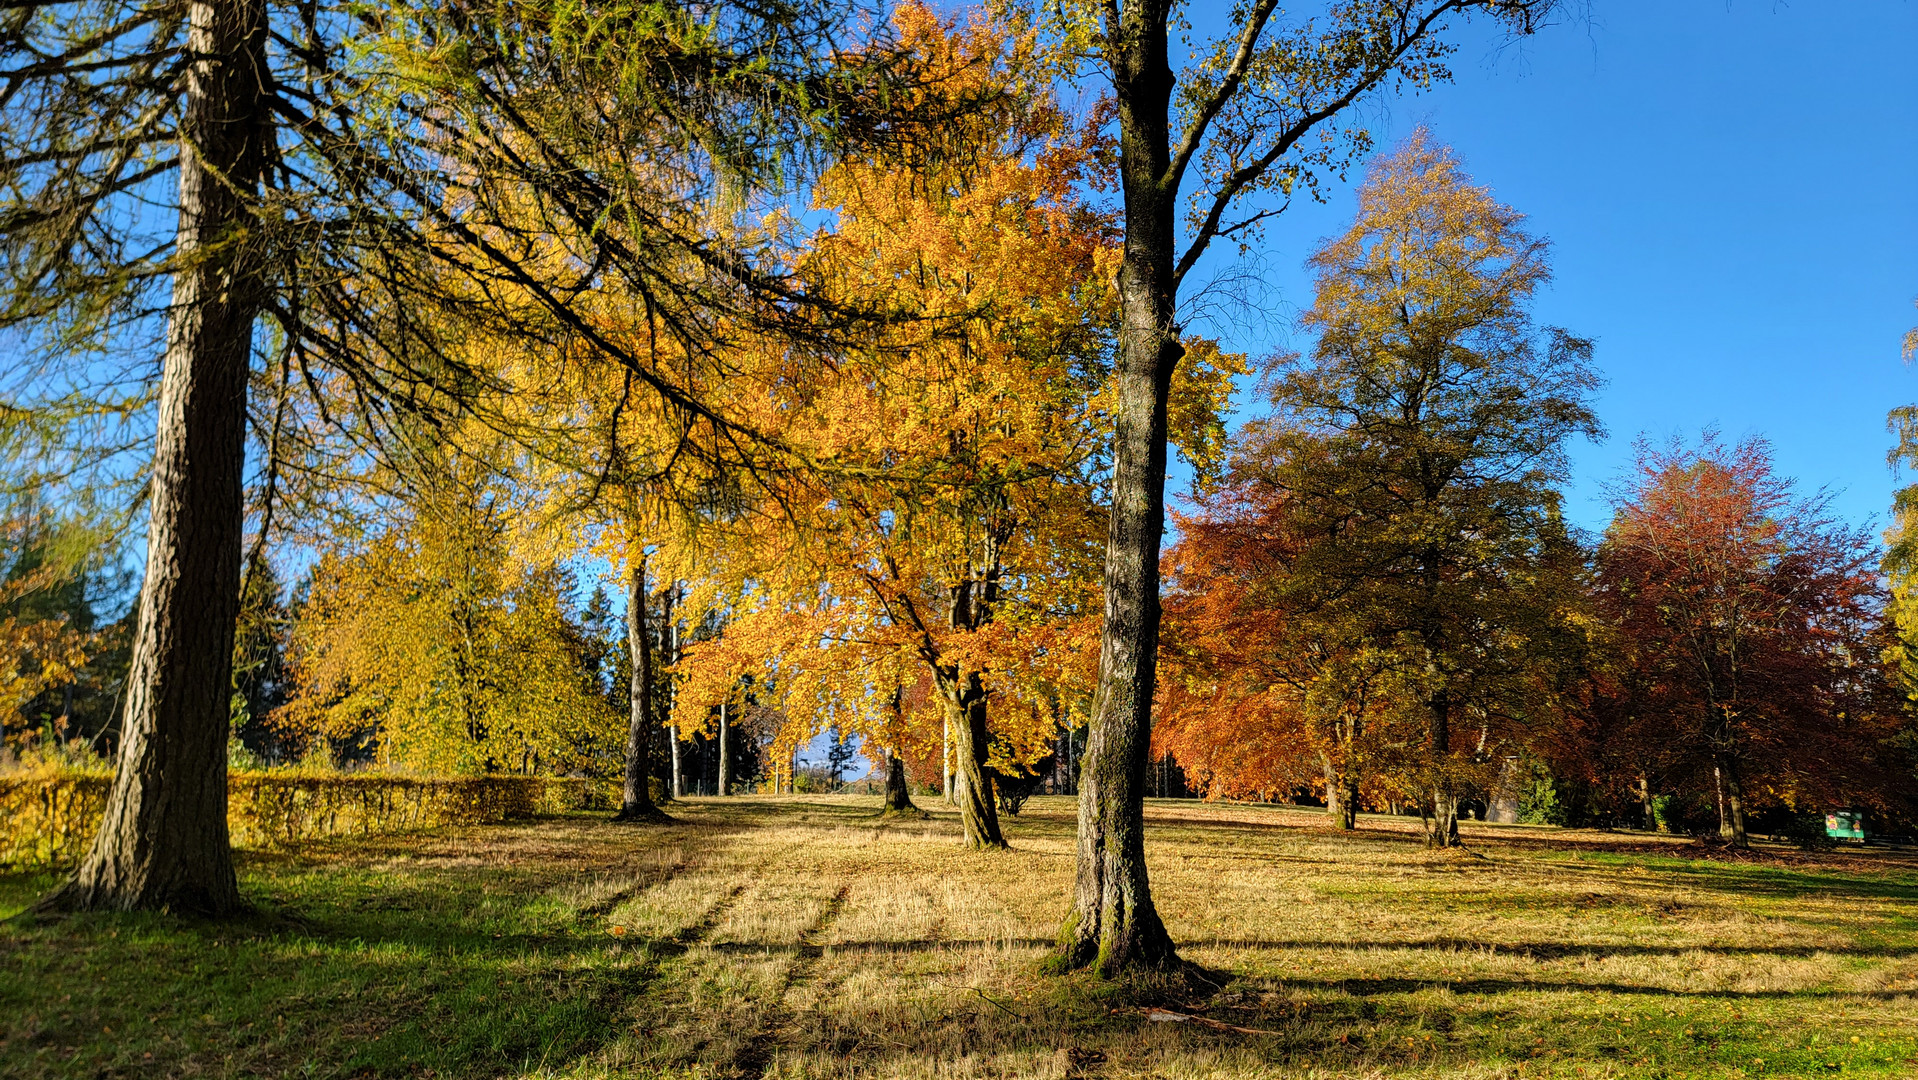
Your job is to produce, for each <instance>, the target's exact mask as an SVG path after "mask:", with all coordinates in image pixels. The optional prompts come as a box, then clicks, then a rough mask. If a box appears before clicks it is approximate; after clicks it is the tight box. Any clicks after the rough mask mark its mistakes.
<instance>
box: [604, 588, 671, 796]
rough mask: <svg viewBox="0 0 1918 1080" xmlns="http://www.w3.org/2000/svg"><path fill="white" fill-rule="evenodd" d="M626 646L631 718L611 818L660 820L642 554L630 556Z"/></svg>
mask: <svg viewBox="0 0 1918 1080" xmlns="http://www.w3.org/2000/svg"><path fill="white" fill-rule="evenodd" d="M626 648H627V652H628V654H629V655H631V657H632V669H633V671H632V680H631V682H630V683H629V684H628V685H629V687H630V688H631V691H630V696H631V700H632V708H631V710H630V716H631V720H630V723H629V725H628V727H627V729H626V780H625V784H624V786H623V788H622V790H621V792H620V807H619V813H618V814H616V815H614V817H613V820H614V821H662V820H666V815H665V814H663V813H661V812H660V810H659V807H657V806H655V805H653V791H652V772H653V762H652V756H653V754H652V750H653V644H652V641H651V638H650V635H649V633H648V630H647V627H646V555H645V553H644V552H640V553H639V554H638V555H636V556H635V557H634V559H633V568H632V574H631V580H629V581H628V582H627V583H626Z"/></svg>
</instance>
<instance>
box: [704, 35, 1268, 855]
mask: <svg viewBox="0 0 1918 1080" xmlns="http://www.w3.org/2000/svg"><path fill="white" fill-rule="evenodd" d="M899 33H900V37H901V40H902V41H905V42H908V43H915V44H917V45H918V46H919V47H920V48H921V49H922V50H923V52H924V55H925V56H926V57H927V58H928V66H929V67H931V68H940V67H943V68H944V69H945V70H949V71H950V72H951V79H950V82H952V83H954V84H959V85H962V86H963V84H965V83H966V82H968V81H972V80H1004V81H1003V82H1002V83H1001V84H1000V85H1001V86H1002V87H1003V90H1004V92H1003V94H1001V95H1000V96H999V100H1000V101H1001V106H1000V108H999V109H998V110H997V111H996V112H993V113H988V114H981V115H980V116H978V117H977V118H976V119H975V121H974V122H972V124H971V126H969V127H966V128H964V129H963V130H961V129H955V130H954V131H953V133H952V136H951V137H952V139H953V141H954V143H955V145H961V146H964V147H965V151H964V152H963V153H956V154H954V155H953V161H952V162H951V163H948V164H946V165H944V166H941V167H939V168H928V169H921V170H916V171H915V170H901V169H899V168H897V167H896V163H893V162H889V161H884V160H875V161H870V162H849V163H846V164H844V165H842V166H840V167H838V168H836V169H834V170H832V171H831V172H829V173H828V174H827V175H826V176H825V178H824V180H823V181H822V183H821V185H820V187H819V201H820V203H821V206H822V208H824V209H827V210H830V211H831V212H832V213H834V214H835V216H836V218H837V223H836V225H835V226H834V227H833V228H832V229H830V230H828V231H826V232H824V233H822V234H821V235H820V236H819V237H818V238H817V240H816V241H815V243H814V245H813V248H812V250H811V252H810V253H809V254H808V256H807V258H806V260H805V262H804V263H803V266H802V273H803V274H805V275H806V276H807V278H808V280H810V281H812V282H813V283H814V287H815V288H816V289H817V290H819V291H820V292H822V293H823V294H825V295H827V296H829V297H830V296H838V295H842V294H843V295H846V296H848V297H850V296H863V297H865V298H867V302H868V303H874V302H877V303H880V304H883V305H884V306H886V307H889V308H890V309H891V310H892V311H893V312H894V318H893V320H892V325H891V326H890V327H888V328H887V329H886V331H885V332H884V333H882V334H876V335H874V337H873V340H872V342H871V345H870V348H869V349H868V350H867V351H865V352H863V353H859V352H853V351H846V352H842V353H839V354H836V355H835V356H833V357H832V363H830V364H826V365H819V364H809V363H807V361H806V358H803V357H794V356H792V355H791V350H782V352H781V354H780V355H781V358H782V359H785V360H787V361H788V362H790V363H791V364H792V365H793V366H792V369H791V370H792V371H793V375H792V376H791V377H790V379H784V380H780V381H779V382H778V384H777V385H779V387H780V392H778V393H776V394H769V395H768V397H767V408H768V409H769V410H777V412H778V422H777V424H776V425H775V424H774V423H772V422H771V421H769V422H768V424H767V425H766V426H767V427H769V428H771V427H774V426H777V427H778V428H779V429H780V430H782V432H783V433H784V438H785V439H786V441H787V442H788V444H789V445H791V446H793V447H795V448H797V449H799V451H800V452H801V453H803V455H804V456H805V457H806V458H807V459H808V460H810V461H812V462H815V463H818V464H819V466H820V467H819V468H817V469H815V470H812V471H810V472H809V473H805V474H793V475H791V476H789V477H786V478H783V479H784V482H783V483H778V482H775V483H772V484H768V485H767V486H766V487H765V489H764V496H763V498H764V508H763V509H762V510H761V511H760V512H755V513H752V514H747V515H744V516H742V517H740V518H739V519H738V520H737V521H736V522H735V523H734V526H733V527H732V528H731V529H730V530H728V531H727V533H726V534H725V537H724V539H723V540H721V541H719V542H717V543H715V544H714V545H713V547H714V548H715V550H716V551H717V552H718V555H717V556H716V557H717V558H720V559H723V560H725V561H726V562H728V563H729V564H730V565H731V566H732V567H733V569H732V572H731V577H732V578H733V580H737V581H740V582H752V583H753V584H754V585H755V587H756V595H757V598H758V599H757V607H756V609H755V610H753V611H751V612H749V613H747V614H745V615H743V616H742V617H740V618H738V619H737V620H735V621H734V622H733V623H732V624H731V625H729V626H728V628H727V631H726V634H725V636H724V637H723V638H722V639H721V641H719V642H715V643H711V644H709V645H706V646H702V647H699V648H696V649H694V650H691V654H690V656H689V665H690V668H691V673H690V674H689V686H688V693H687V697H688V700H689V701H694V700H704V699H705V697H709V696H711V695H712V694H713V693H715V692H717V690H718V689H722V688H724V687H729V686H731V685H733V683H734V681H735V680H736V677H737V675H738V674H740V673H742V672H743V671H746V670H754V671H760V672H762V673H763V674H764V676H765V677H764V679H763V680H762V681H763V683H765V684H769V685H771V686H773V687H777V689H778V693H779V695H780V700H781V701H782V702H783V703H784V705H785V709H786V712H787V714H788V715H789V716H790V717H791V718H792V724H793V731H792V732H791V733H790V734H788V735H786V736H783V737H782V738H783V739H784V741H785V742H787V743H790V742H793V741H796V740H797V739H799V738H801V737H802V736H804V735H805V734H808V733H809V732H810V731H811V730H816V729H817V728H818V727H821V726H824V725H825V724H826V723H828V722H832V723H836V724H837V725H838V726H839V727H840V729H841V730H842V731H845V730H852V731H858V732H860V733H862V734H864V735H866V736H867V737H868V738H871V739H878V740H888V739H900V738H902V737H903V738H911V736H910V735H903V736H902V735H900V734H895V733H894V732H895V729H896V728H898V727H900V726H902V725H903V726H904V727H906V728H908V729H913V728H916V729H917V730H919V731H920V732H924V733H925V734H922V735H921V736H920V737H921V738H930V732H929V729H930V728H931V727H932V721H933V720H934V719H935V718H936V719H937V720H938V722H939V724H938V726H939V728H940V729H941V730H949V731H950V733H951V736H952V742H953V746H954V758H955V762H954V764H955V766H956V771H957V776H956V780H955V784H954V789H955V794H956V795H957V796H958V800H959V804H960V810H961V817H962V819H963V821H964V823H965V834H966V842H967V844H968V845H969V846H974V847H996V846H1003V844H1004V839H1003V836H1002V835H1001V833H1000V829H999V825H998V818H997V811H996V809H995V806H994V782H993V773H994V771H995V770H997V771H1008V770H1016V769H1019V768H1022V767H1024V766H1025V765H1026V764H1028V763H1030V762H1031V761H1033V760H1036V759H1037V758H1040V757H1043V756H1044V755H1045V754H1046V753H1047V752H1048V751H1049V750H1050V749H1051V744H1052V737H1053V734H1054V732H1055V730H1056V725H1057V723H1058V719H1059V715H1060V713H1061V712H1062V711H1065V712H1070V711H1072V710H1074V709H1082V708H1083V704H1084V699H1083V696H1082V695H1083V687H1084V685H1085V683H1086V676H1087V672H1086V670H1085V669H1086V668H1087V667H1088V666H1089V663H1090V656H1091V651H1092V650H1091V645H1092V642H1093V640H1094V638H1095V635H1096V627H1097V617H1098V615H1097V612H1098V606H1097V601H1096V597H1097V588H1098V570H1099V566H1098V553H1099V538H1100V537H1101V535H1102V534H1103V532H1104V530H1105V511H1104V507H1103V506H1102V505H1101V500H1100V495H1099V481H1100V479H1101V478H1102V476H1103V474H1104V472H1105V470H1106V469H1107V468H1108V467H1109V464H1110V460H1109V457H1108V439H1109V436H1108V434H1107V432H1108V431H1109V427H1108V422H1107V419H1106V408H1105V401H1104V397H1103V388H1104V387H1105V385H1106V376H1107V372H1108V370H1109V366H1110V354H1111V349H1112V343H1113V340H1114V338H1113V333H1114V329H1115V323H1114V317H1115V314H1116V310H1117V309H1116V307H1115V304H1114V299H1115V298H1114V293H1113V288H1112V279H1113V274H1114V271H1115V270H1116V267H1117V256H1118V250H1117V246H1116V234H1115V232H1114V229H1113V227H1112V222H1111V220H1110V219H1109V218H1108V217H1106V216H1104V215H1101V214H1099V213H1096V212H1094V211H1093V210H1092V209H1090V208H1089V207H1088V206H1087V205H1086V204H1085V203H1084V202H1083V200H1082V198H1081V197H1080V194H1079V191H1080V188H1081V186H1082V185H1085V184H1088V183H1095V184H1096V183H1098V182H1099V181H1101V180H1102V177H1101V176H1100V175H1099V174H1098V173H1097V171H1096V166H1097V156H1096V150H1097V149H1098V147H1097V145H1096V143H1092V142H1089V141H1088V140H1087V139H1086V138H1085V137H1084V136H1081V135H1079V134H1077V133H1076V132H1075V131H1074V129H1073V127H1072V125H1071V124H1070V123H1069V120H1070V118H1069V117H1068V116H1067V115H1066V114H1065V113H1064V112H1063V111H1062V110H1061V109H1060V108H1059V107H1058V106H1057V105H1056V104H1055V103H1054V102H1053V101H1052V100H1051V98H1050V97H1049V96H1048V95H1047V94H1046V93H1045V92H1044V91H1043V90H1041V89H1040V88H1036V87H1031V86H1027V85H1022V84H1021V83H1020V82H1019V81H1018V78H1017V71H1018V69H1019V66H1020V64H1021V63H1022V52H1023V50H1025V49H1027V48H1029V46H1030V40H1029V38H1027V37H1025V36H1022V35H1020V34H1018V33H1016V32H1013V31H1011V30H1009V29H1008V28H1007V27H1005V26H1003V25H1000V24H994V23H991V22H985V21H980V22H975V23H972V24H970V25H967V26H964V27H956V26H952V25H949V24H944V25H942V24H941V23H939V22H938V21H937V20H935V19H934V18H933V17H932V16H931V15H930V14H929V13H927V12H925V11H924V10H923V9H906V10H905V11H903V12H902V14H901V25H900V31H899ZM947 91H948V92H950V91H951V87H948V88H947ZM975 96H983V95H975ZM1194 351H1195V353H1199V354H1201V356H1200V359H1199V360H1198V361H1196V362H1195V363H1193V364H1192V365H1191V366H1190V367H1189V369H1188V374H1187V376H1186V378H1185V379H1184V380H1182V382H1181V386H1180V390H1179V393H1180V398H1181V401H1182V402H1184V403H1187V404H1188V405H1189V407H1188V408H1186V409H1184V410H1183V411H1182V416H1184V417H1185V418H1186V419H1187V425H1186V431H1185V434H1186V435H1187V436H1188V437H1187V438H1186V439H1185V442H1186V443H1187V444H1188V445H1190V446H1192V447H1193V448H1194V452H1195V453H1205V452H1208V451H1210V450H1213V449H1216V447H1217V445H1218V443H1219V440H1220V435H1221V432H1222V427H1221V425H1220V422H1219V420H1218V417H1217V412H1218V408H1219V406H1220V405H1221V404H1222V403H1223V400H1224V398H1225V396H1226V395H1227V394H1228V393H1229V390H1230V376H1231V374H1232V372H1233V371H1234V370H1236V369H1237V368H1238V364H1239V362H1238V360H1237V358H1234V357H1224V356H1220V355H1219V354H1218V352H1217V350H1216V349H1214V348H1210V347H1208V346H1203V345H1200V344H1198V343H1195V349H1194ZM715 673H723V674H715ZM921 679H925V680H928V681H929V683H930V686H931V688H932V690H933V691H934V692H933V693H932V694H930V695H929V696H928V700H929V702H930V703H932V704H935V705H936V709H927V710H925V714H924V715H921V716H918V717H913V716H911V715H905V716H902V715H900V714H899V712H898V711H897V710H895V709H894V708H893V707H892V702H893V701H894V698H895V695H896V693H897V692H898V691H899V690H900V689H901V687H911V686H913V685H915V684H916V683H918V682H919V681H920V680H921ZM1075 688H1076V689H1075ZM858 703H863V705H861V704H858Z"/></svg>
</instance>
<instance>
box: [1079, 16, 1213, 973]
mask: <svg viewBox="0 0 1918 1080" xmlns="http://www.w3.org/2000/svg"><path fill="white" fill-rule="evenodd" d="M1148 9H1150V10H1148ZM1165 17H1166V12H1165V10H1164V9H1163V7H1162V6H1160V5H1143V6H1142V5H1130V4H1129V5H1127V6H1126V8H1125V11H1124V13H1123V15H1122V16H1121V25H1120V26H1119V27H1110V26H1109V27H1107V33H1108V34H1110V35H1114V37H1113V40H1111V41H1109V42H1108V43H1107V46H1106V53H1107V57H1108V61H1109V63H1110V64H1111V67H1112V81H1113V88H1114V90H1115V92H1116V96H1117V99H1118V106H1119V153H1120V182H1121V185H1122V187H1123V189H1124V198H1125V215H1126V231H1125V251H1124V256H1123V262H1122V264H1121V266H1120V270H1119V300H1120V326H1119V355H1118V360H1117V364H1116V366H1115V368H1114V370H1113V373H1112V389H1113V395H1112V404H1113V409H1114V416H1113V443H1114V445H1113V452H1114V460H1113V468H1112V506H1111V513H1110V515H1109V518H1108V525H1107V532H1106V564H1105V625H1104V630H1103V632H1102V636H1101V639H1100V651H1099V688H1098V692H1097V694H1096V695H1095V697H1094V700H1093V707H1092V723H1091V732H1090V737H1089V738H1088V740H1087V743H1086V750H1085V759H1084V764H1083V765H1082V766H1081V767H1080V772H1079V850H1078V870H1077V875H1076V877H1077V880H1076V884H1075V889H1074V905H1073V910H1072V913H1071V914H1070V915H1068V916H1067V917H1066V922H1065V925H1064V926H1063V927H1062V928H1061V933H1060V946H1061V951H1060V956H1059V961H1060V963H1061V965H1062V966H1065V967H1071V968H1078V967H1087V966H1091V967H1093V968H1095V969H1096V970H1097V971H1099V972H1100V973H1101V974H1116V973H1118V972H1120V971H1122V970H1125V969H1133V968H1147V969H1166V968H1170V967H1173V966H1175V965H1177V964H1178V962H1179V961H1178V955H1177V953H1176V951H1175V950H1174V949H1173V947H1172V938H1171V937H1170V936H1169V935H1168V934H1167V933H1166V932H1165V926H1164V924H1163V923H1161V922H1160V920H1159V913H1158V911H1157V909H1155V908H1154V907H1153V904H1152V888H1151V883H1150V881H1149V880H1148V878H1147V876H1146V865H1145V802H1144V798H1145V785H1146V768H1147V756H1148V753H1149V746H1148V743H1149V733H1150V731H1151V724H1152V697H1153V691H1154V689H1155V687H1156V680H1157V677H1158V670H1157V669H1158V653H1159V546H1160V541H1161V538H1162V537H1163V535H1164V532H1165V468H1166V445H1165V440H1166V395H1167V392H1168V390H1169V389H1170V387H1171V382H1172V372H1173V369H1174V368H1175V367H1176V366H1177V365H1178V362H1179V359H1180V358H1181V357H1182V356H1183V355H1184V349H1183V347H1182V346H1181V345H1180V344H1179V339H1178V327H1177V325H1176V324H1175V311H1174V308H1175V305H1176V296H1175V289H1176V285H1175V280H1174V258H1175V254H1174V253H1175V250H1176V246H1177V243H1178V234H1177V230H1176V227H1175V215H1176V212H1177V206H1178V191H1177V185H1176V183H1172V182H1168V179H1169V178H1168V171H1169V166H1170V161H1171V152H1170V145H1171V142H1170V139H1171V133H1170V112H1169V106H1170V103H1171V98H1172V89H1173V75H1172V68H1171V66H1170V65H1169V64H1168V63H1167V58H1166V32H1165V23H1164V20H1165Z"/></svg>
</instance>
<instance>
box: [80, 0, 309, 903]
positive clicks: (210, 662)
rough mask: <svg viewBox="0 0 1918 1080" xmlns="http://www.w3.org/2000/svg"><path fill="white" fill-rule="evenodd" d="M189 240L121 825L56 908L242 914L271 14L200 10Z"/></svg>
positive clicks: (184, 140)
mask: <svg viewBox="0 0 1918 1080" xmlns="http://www.w3.org/2000/svg"><path fill="white" fill-rule="evenodd" d="M187 17H188V19H189V20H190V29H189V31H188V36H187V42H188V48H189V49H190V50H191V53H192V54H193V61H192V63H191V64H190V65H189V66H188V68H187V85H186V95H185V101H184V105H183V107H182V111H181V116H180V134H181V138H180V225H179V234H178V249H177V256H176V257H177V259H178V260H179V268H178V269H177V270H176V271H175V274H174V278H173V303H172V308H171V311H170V314H169V316H168V322H167V341H166V353H165V356H164V359H163V362H162V372H161V378H160V412H159V424H158V429H157V435H158V438H157V444H158V445H157V446H156V448H155V452H154V459H153V479H152V500H153V501H152V519H151V521H150V523H149V525H148V531H147V570H146V581H145V583H144V584H143V585H142V586H141V589H140V608H139V616H138V621H137V623H136V625H135V631H134V645H133V662H132V668H131V670H130V672H129V673H128V676H127V699H126V700H127V704H126V711H125V713H124V715H123V718H122V720H121V739H120V756H119V764H118V771H117V772H116V773H115V774H114V779H113V786H112V788H111V789H110V790H109V792H108V794H107V808H106V816H105V817H104V819H103V820H102V821H101V824H100V830H99V832H98V833H97V834H95V836H94V840H93V845H92V847H91V848H90V849H89V850H88V852H87V855H86V858H85V859H84V860H82V861H81V864H80V869H79V871H78V873H77V874H76V875H75V876H74V878H73V880H72V881H71V882H69V883H68V884H67V885H66V886H65V887H64V888H62V889H61V890H60V891H59V892H57V893H56V894H54V895H53V896H51V897H49V898H48V900H47V902H46V903H47V906H48V907H51V908H64V909H116V910H132V909H148V910H156V909H157V910H174V911H193V912H198V913H202V914H207V915H224V914H228V913H231V912H234V911H237V910H240V909H241V908H242V907H243V906H244V905H243V903H242V902H241V900H240V892H239V886H238V883H237V881H236V879H235V877H234V871H233V853H232V849H231V847H230V845H229V842H228V837H227V820H226V810H227V791H226V744H227V727H228V719H229V715H228V714H229V712H230V709H231V697H232V691H233V682H232V680H233V634H234V623H235V620H236V619H237V617H238V614H239V605H240V556H241V532H242V530H243V528H244V509H243V504H242V497H243V496H242V492H243V487H244V480H243V476H244V468H245V460H246V451H245V445H246V387H247V371H248V368H249V365H250V363H251V357H252V346H253V325H254V322H255V320H256V319H257V318H258V316H259V312H260V305H261V302H262V299H263V295H264V294H263V289H262V282H261V280H260V276H259V275H260V261H259V260H260V253H259V251H258V242H257V238H256V237H253V236H250V235H249V233H250V232H251V230H252V227H253V225H254V221H253V217H252V213H253V207H252V205H251V204H252V203H253V202H254V200H255V199H256V198H257V196H258V192H259V185H260V179H261V177H262V175H263V172H264V167H265V160H266V158H265V148H266V144H267V141H268V139H269V138H270V133H271V129H270V127H269V125H268V123H267V111H266V106H265V103H264V95H265V94H266V92H267V88H268V86H269V85H270V80H269V79H268V77H267V74H266V64H265V58H264V47H265V40H266V9H265V6H264V4H263V3H261V0H220V2H209V0H195V2H192V3H189V4H188V5H187Z"/></svg>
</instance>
